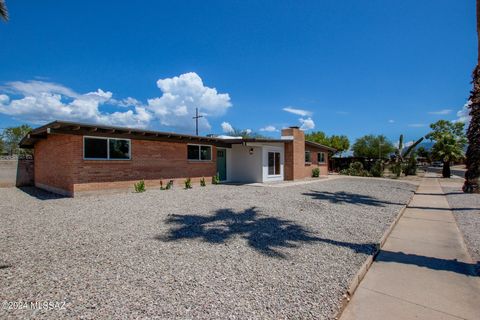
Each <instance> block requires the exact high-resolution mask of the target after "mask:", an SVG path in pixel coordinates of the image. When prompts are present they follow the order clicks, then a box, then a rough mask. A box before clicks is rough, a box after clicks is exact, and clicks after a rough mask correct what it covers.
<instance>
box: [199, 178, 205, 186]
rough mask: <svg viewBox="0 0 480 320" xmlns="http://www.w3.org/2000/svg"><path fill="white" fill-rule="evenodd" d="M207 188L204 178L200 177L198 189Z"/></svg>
mask: <svg viewBox="0 0 480 320" xmlns="http://www.w3.org/2000/svg"><path fill="white" fill-rule="evenodd" d="M205 186H207V183H206V182H205V178H204V177H202V179H200V187H205Z"/></svg>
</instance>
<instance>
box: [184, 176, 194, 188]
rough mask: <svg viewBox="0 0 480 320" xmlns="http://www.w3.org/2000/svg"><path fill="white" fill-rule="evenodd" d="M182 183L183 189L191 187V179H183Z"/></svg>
mask: <svg viewBox="0 0 480 320" xmlns="http://www.w3.org/2000/svg"><path fill="white" fill-rule="evenodd" d="M184 184H185V189H192V179H190V178H187V179H185V182H184Z"/></svg>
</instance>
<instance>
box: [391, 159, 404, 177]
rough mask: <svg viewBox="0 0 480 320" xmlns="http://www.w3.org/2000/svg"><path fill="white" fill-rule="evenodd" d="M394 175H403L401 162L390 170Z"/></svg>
mask: <svg viewBox="0 0 480 320" xmlns="http://www.w3.org/2000/svg"><path fill="white" fill-rule="evenodd" d="M390 170H391V171H392V173H393V174H395V175H396V176H397V178H398V177H400V175H401V174H402V164H401V163H400V162H397V163H394V164H393V165H392V167H391V168H390Z"/></svg>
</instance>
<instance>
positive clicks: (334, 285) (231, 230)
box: [0, 178, 414, 319]
mask: <svg viewBox="0 0 480 320" xmlns="http://www.w3.org/2000/svg"><path fill="white" fill-rule="evenodd" d="M413 190H414V186H412V185H410V184H407V183H402V182H397V181H383V180H374V179H372V180H368V179H358V178H354V179H353V178H339V179H335V180H329V181H321V182H318V183H311V184H306V185H300V186H293V187H285V188H266V187H252V186H231V185H221V186H208V187H205V188H200V187H198V186H194V189H192V190H180V189H177V190H170V191H160V190H148V191H147V192H145V193H143V194H133V193H124V194H116V195H101V196H89V197H83V198H75V199H71V198H56V197H54V196H52V195H51V194H48V193H43V192H38V191H34V190H32V189H30V190H25V191H21V190H17V189H12V188H11V189H0V217H1V221H2V222H1V225H0V246H1V248H0V249H1V250H0V251H1V252H0V300H2V301H11V302H13V301H22V302H45V301H46V302H52V305H53V306H54V307H52V309H53V310H46V309H42V310H38V308H37V309H36V310H32V309H31V307H29V306H28V305H27V307H26V309H25V310H5V304H4V305H3V306H2V310H0V318H2V319H5V318H16V317H25V316H29V315H31V314H33V313H35V316H36V318H48V319H60V318H83V319H99V318H104V319H107V318H108V319H119V318H122V319H124V318H156V319H173V318H177V319H284V318H288V319H299V318H302V319H331V318H333V316H334V314H335V313H336V311H337V308H338V305H339V302H340V301H341V297H342V295H343V294H344V292H345V291H346V288H347V286H348V283H349V281H350V279H351V278H352V277H353V275H354V274H355V273H356V272H357V270H358V269H359V267H360V266H361V264H362V263H363V262H364V261H365V259H366V257H367V256H368V255H369V254H371V252H372V250H373V247H374V244H375V243H376V242H378V241H379V239H380V237H381V236H382V234H383V232H384V231H385V230H386V229H387V227H388V226H389V225H390V223H391V222H392V221H393V219H394V217H395V216H396V215H397V214H398V212H399V211H400V209H401V208H402V206H403V205H404V204H405V203H406V202H407V201H408V200H409V198H410V197H411V195H412V192H413ZM64 302H65V310H59V309H63V308H61V307H62V304H63V303H64ZM55 303H57V305H55ZM8 306H10V307H14V305H13V304H10V305H7V307H8ZM22 306H23V307H24V308H25V305H22ZM17 307H18V306H17Z"/></svg>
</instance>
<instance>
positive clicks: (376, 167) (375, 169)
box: [370, 160, 383, 177]
mask: <svg viewBox="0 0 480 320" xmlns="http://www.w3.org/2000/svg"><path fill="white" fill-rule="evenodd" d="M370 173H371V174H372V176H374V177H382V176H383V162H382V160H377V161H375V163H374V164H373V166H372V168H371V169H370Z"/></svg>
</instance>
